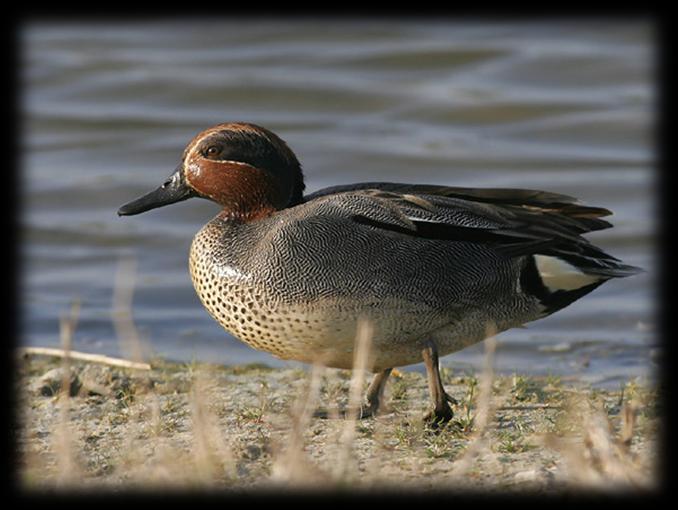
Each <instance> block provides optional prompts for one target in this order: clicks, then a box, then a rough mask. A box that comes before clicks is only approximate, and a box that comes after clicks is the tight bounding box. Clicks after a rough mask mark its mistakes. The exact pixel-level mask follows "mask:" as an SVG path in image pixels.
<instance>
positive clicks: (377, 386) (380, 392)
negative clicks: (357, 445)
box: [313, 368, 393, 419]
mask: <svg viewBox="0 0 678 510" xmlns="http://www.w3.org/2000/svg"><path fill="white" fill-rule="evenodd" d="M391 370H393V369H392V368H387V369H386V370H382V371H381V372H379V373H377V374H375V375H374V378H373V379H372V382H371V383H370V385H369V387H368V388H367V397H366V402H365V403H364V404H361V406H360V413H359V414H358V418H359V419H362V418H369V417H371V416H376V414H377V412H378V411H379V408H380V407H381V404H382V399H383V396H384V388H385V387H386V381H388V377H389V375H391ZM334 413H335V415H340V416H345V415H346V410H345V409H344V410H336V409H335V410H334ZM331 415H332V412H331V411H329V410H327V409H317V410H316V411H315V412H314V413H313V416H314V417H315V418H329V417H330V416H331Z"/></svg>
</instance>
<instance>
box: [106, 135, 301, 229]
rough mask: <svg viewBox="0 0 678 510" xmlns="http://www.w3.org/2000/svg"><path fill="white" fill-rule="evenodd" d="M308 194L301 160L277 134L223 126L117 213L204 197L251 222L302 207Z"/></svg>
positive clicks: (199, 137) (192, 144)
mask: <svg viewBox="0 0 678 510" xmlns="http://www.w3.org/2000/svg"><path fill="white" fill-rule="evenodd" d="M303 190H304V181H303V175H302V172H301V166H300V164H299V161H298V160H297V158H296V156H295V155H294V153H293V152H292V151H291V150H290V149H289V147H288V146H287V144H286V143H285V142H284V141H283V140H281V139H280V138H279V137H278V136H276V135H275V134H274V133H272V132H271V131H269V130H268V129H265V128H263V127H260V126H256V125H254V124H246V123H228V124H218V125H216V126H214V127H211V128H209V129H206V130H205V131H202V132H201V133H199V134H198V135H197V136H196V137H195V138H193V140H191V142H190V143H189V144H188V145H187V147H186V149H185V150H184V154H183V158H182V162H181V164H180V165H179V166H178V167H177V169H176V170H175V172H174V173H173V174H172V175H171V176H170V177H168V178H167V180H166V181H165V182H164V183H163V185H162V186H160V187H159V188H157V189H156V190H154V191H152V192H150V193H148V194H146V195H144V196H142V197H140V198H138V199H136V200H133V201H132V202H129V203H127V204H125V205H123V206H122V207H121V208H120V209H119V210H118V214H119V215H121V216H123V215H133V214H139V213H142V212H145V211H148V210H151V209H155V208H156V207H162V206H164V205H169V204H172V203H175V202H179V201H181V200H186V199H188V198H191V197H201V198H207V199H209V200H212V201H214V202H216V203H218V204H219V205H221V206H222V207H223V211H224V212H223V213H224V214H226V215H229V216H232V217H234V218H238V219H242V220H243V221H250V220H252V219H257V218H259V217H262V216H267V215H269V214H272V213H273V212H275V211H277V210H280V209H284V208H286V207H291V206H293V205H296V204H298V203H300V202H301V201H302V196H303Z"/></svg>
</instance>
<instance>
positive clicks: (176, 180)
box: [118, 167, 198, 216]
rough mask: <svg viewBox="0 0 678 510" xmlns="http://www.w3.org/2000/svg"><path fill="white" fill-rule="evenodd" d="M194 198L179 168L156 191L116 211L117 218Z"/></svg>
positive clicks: (195, 194) (193, 193)
mask: <svg viewBox="0 0 678 510" xmlns="http://www.w3.org/2000/svg"><path fill="white" fill-rule="evenodd" d="M195 196H198V195H197V193H196V192H195V191H193V189H192V188H191V187H190V186H189V185H188V184H186V181H185V180H184V176H183V173H182V171H181V167H179V168H177V170H176V171H175V172H174V173H173V174H172V175H170V176H169V177H168V178H167V180H166V181H165V183H164V184H163V185H162V186H160V187H159V188H158V189H156V190H154V191H151V192H150V193H146V194H145V195H144V196H142V197H139V198H137V199H136V200H132V201H131V202H128V203H126V204H125V205H123V206H122V207H121V208H120V209H118V216H132V215H134V214H140V213H142V212H146V211H150V210H151V209H155V208H156V207H162V206H164V205H169V204H174V203H176V202H181V201H182V200H186V199H188V198H191V197H195Z"/></svg>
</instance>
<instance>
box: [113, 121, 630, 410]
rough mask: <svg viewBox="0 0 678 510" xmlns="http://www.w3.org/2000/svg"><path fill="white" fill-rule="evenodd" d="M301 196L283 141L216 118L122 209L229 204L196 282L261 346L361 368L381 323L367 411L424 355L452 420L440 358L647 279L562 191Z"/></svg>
mask: <svg viewBox="0 0 678 510" xmlns="http://www.w3.org/2000/svg"><path fill="white" fill-rule="evenodd" d="M303 191H304V181H303V175H302V172H301V166H300V164H299V162H298V161H297V158H296V157H295V155H294V153H293V152H292V151H291V150H290V149H289V148H288V146H287V145H286V144H285V142H284V141H282V140H281V139H280V138H279V137H278V136H276V135H275V134H274V133H272V132H271V131H269V130H267V129H265V128H262V127H259V126H256V125H253V124H246V123H229V124H219V125H217V126H214V127H212V128H210V129H207V130H205V131H203V132H201V133H200V134H198V135H197V136H196V137H195V138H194V139H193V140H192V141H191V142H190V143H189V144H188V146H187V147H186V149H185V150H184V153H183V158H182V162H181V164H180V165H179V166H178V167H177V169H176V171H175V172H174V173H173V174H172V175H171V176H170V177H169V178H168V179H167V180H166V181H165V182H164V183H163V185H162V186H160V187H159V188H158V189H156V190H155V191H152V192H150V193H148V194H147V195H144V196H142V197H141V198H138V199H137V200H134V201H132V202H130V203H128V204H126V205H124V206H122V207H121V208H120V210H119V211H118V214H120V215H133V214H139V213H141V212H144V211H148V210H150V209H153V208H156V207H160V206H163V205H168V204H171V203H174V202H178V201H181V200H185V199H188V198H191V197H202V198H207V199H210V200H213V201H214V202H216V203H217V204H219V205H220V206H221V207H223V209H222V211H221V212H220V213H219V214H218V215H217V216H216V217H214V218H213V219H212V220H211V221H210V222H209V223H207V224H206V225H205V226H204V227H203V228H202V229H201V230H200V232H198V234H197V235H196V236H195V239H194V240H193V244H192V246H191V252H190V272H191V277H192V279H193V285H194V286H195V289H196V292H197V293H198V296H200V299H201V300H202V303H203V304H204V306H205V308H207V310H208V311H209V313H210V314H211V315H212V316H213V317H214V318H215V319H216V320H217V321H218V322H219V323H220V324H221V325H222V326H223V327H224V328H225V329H226V330H227V331H229V332H230V333H232V334H233V335H235V336H236V337H238V338H239V339H241V340H242V341H244V342H246V343H247V344H249V345H251V346H252V347H255V348H257V349H261V350H264V351H267V352H270V353H272V354H274V355H276V356H278V357H280V358H284V359H294V360H300V361H304V362H321V363H323V364H324V365H326V366H330V367H338V368H351V366H352V362H353V349H354V341H355V336H356V328H357V324H358V321H359V320H360V319H361V318H362V319H366V320H368V321H370V322H371V324H372V327H373V332H374V333H373V338H372V349H373V353H372V354H373V355H372V357H371V365H370V367H369V368H370V369H371V370H372V371H374V372H375V373H376V376H375V378H374V380H373V382H372V384H371V385H370V388H369V389H368V394H367V405H366V406H365V409H364V411H365V414H370V413H372V412H375V411H376V410H377V408H378V407H379V403H380V402H379V401H380V399H381V395H382V393H383V389H384V384H385V383H386V380H387V379H388V375H389V373H390V371H391V369H392V368H393V367H397V366H403V365H409V364H412V363H418V362H421V361H424V362H425V364H426V368H427V372H428V377H429V383H430V384H429V386H430V389H431V398H432V400H433V404H434V409H433V412H432V413H431V416H432V418H433V419H435V420H442V421H445V420H449V419H450V418H451V417H452V410H451V408H450V406H449V404H448V400H449V397H448V395H447V394H446V393H445V390H444V389H443V386H442V384H441V382H440V376H439V373H438V355H446V354H449V353H451V352H455V351H458V350H460V349H462V348H464V347H466V346H468V345H471V344H473V343H476V342H478V341H480V340H483V339H484V338H485V337H486V336H487V334H488V331H491V330H493V331H503V330H506V329H508V328H512V327H516V326H520V325H522V324H524V323H526V322H529V321H533V320H535V319H539V318H542V317H546V316H547V315H550V314H551V313H553V312H555V311H557V310H560V309H561V308H563V307H565V306H567V305H568V304H570V303H572V302H573V301H575V300H577V299H579V298H580V297H582V296H584V295H585V294H588V293H589V292H591V291H592V290H594V289H595V288H596V287H598V286H599V285H600V284H602V283H603V282H605V281H607V280H608V279H610V278H614V277H623V276H629V275H632V274H635V273H637V272H639V269H638V268H635V267H632V266H628V265H625V264H622V263H621V262H620V261H619V260H618V259H617V258H615V257H613V256H611V255H608V254H607V253H605V252H604V251H603V250H601V249H600V248H597V247H596V246H594V245H592V244H591V243H589V242H588V241H587V240H586V239H584V238H583V237H582V236H581V234H583V233H586V232H590V231H593V230H599V229H603V228H607V227H610V226H611V225H610V224H609V223H608V222H607V221H605V220H603V219H601V217H602V216H606V215H609V214H611V213H610V211H608V210H607V209H603V208H599V207H589V206H586V205H582V204H581V203H579V202H578V201H577V200H576V199H574V198H572V197H569V196H566V195H561V194H557V193H549V192H545V191H535V190H524V189H491V188H488V189H474V188H457V187H447V186H433V185H416V184H395V183H387V182H369V183H360V184H350V185H345V186H335V187H331V188H326V189H322V190H320V191H316V192H315V193H311V194H309V195H304V194H303ZM488 326H489V327H488Z"/></svg>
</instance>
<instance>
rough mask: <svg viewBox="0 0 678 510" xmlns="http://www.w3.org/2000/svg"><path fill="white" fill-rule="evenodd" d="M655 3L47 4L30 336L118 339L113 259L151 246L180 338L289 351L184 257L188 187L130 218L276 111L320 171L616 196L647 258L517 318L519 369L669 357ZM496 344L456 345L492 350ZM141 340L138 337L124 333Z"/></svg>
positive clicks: (149, 260) (25, 166)
mask: <svg viewBox="0 0 678 510" xmlns="http://www.w3.org/2000/svg"><path fill="white" fill-rule="evenodd" d="M651 28H652V27H651V26H649V25H646V24H643V23H637V24H634V23H602V22H586V21H584V20H579V21H574V20H571V21H568V22H558V21H553V22H548V21H545V20H544V21H540V22H539V23H535V22H533V23H495V22H488V23H483V22H481V21H478V20H476V21H474V22H468V21H459V22H454V21H452V20H447V21H442V22H440V21H428V20H418V21H416V22H407V21H405V20H403V21H398V20H388V21H379V20H369V21H368V20H356V21H352V20H341V19H340V20H312V19H307V20H298V21H295V20H293V19H286V20H284V21H283V20H281V21H276V20H250V19H246V18H245V19H235V20H222V21H218V22H209V23H208V22H201V21H200V20H189V21H182V22H179V21H178V20H176V21H154V22H153V21H144V22H133V21H125V22H111V23H103V22H99V23H95V22H87V23H85V22H78V23H65V22H59V23H46V22H42V23H37V22H35V23H29V24H27V25H25V27H24V29H23V30H22V34H21V64H22V82H21V83H22V91H23V95H22V105H21V110H22V113H23V115H22V127H23V132H22V145H21V149H22V160H21V168H20V178H21V179H20V180H21V192H22V195H23V197H22V201H21V204H22V210H21V215H20V217H21V225H22V231H21V232H22V236H21V241H22V243H21V254H22V258H23V261H24V263H23V266H22V269H23V271H22V274H21V280H20V282H21V289H20V290H21V293H20V295H21V306H22V312H23V313H22V328H21V333H22V338H21V342H22V343H23V344H26V345H44V346H57V345H59V325H58V318H59V315H60V314H62V313H63V312H64V311H66V310H67V309H68V307H69V305H70V303H71V302H72V301H73V300H74V299H78V300H80V302H81V310H80V320H79V323H78V326H77V330H76V332H75V337H74V348H76V349H79V350H84V351H89V352H101V353H106V354H112V355H120V354H121V352H120V347H119V345H118V340H117V336H116V333H115V330H114V328H113V324H112V320H111V309H112V295H113V284H114V280H115V274H116V268H117V267H118V264H119V261H120V260H121V258H122V257H124V256H133V257H134V259H135V260H136V262H137V269H136V271H137V278H136V288H135V294H134V302H133V306H134V319H135V321H136V324H137V327H138V329H139V331H140V333H141V335H142V337H143V339H144V340H145V341H146V342H148V344H149V345H150V346H151V347H152V350H153V351H154V352H156V353H158V354H161V355H163V356H166V357H169V358H172V359H178V360H187V361H188V360H191V359H193V358H197V359H200V360H205V361H208V360H209V361H214V362H222V363H229V364H230V363H242V362H251V361H260V362H264V363H268V364H272V365H277V364H285V363H287V362H282V361H278V360H276V358H273V357H272V356H270V355H268V354H266V353H262V352H259V351H255V350H252V349H251V348H249V347H247V346H245V345H244V344H241V343H239V342H238V341H236V340H235V339H233V338H232V337H230V336H228V335H227V334H225V333H224V332H223V330H222V329H221V328H220V327H219V326H218V325H217V324H216V323H215V322H214V321H213V320H212V319H211V318H210V317H209V316H208V314H207V312H206V311H205V310H203V308H202V307H201V305H200V303H199V301H198V298H197V297H196V295H195V293H194V291H193V288H192V285H191V282H190V279H189V275H188V270H187V253H188V248H189V245H190V242H191V238H192V236H193V235H194V233H195V232H196V231H197V230H198V229H199V228H200V226H201V225H203V224H204V223H205V222H206V221H207V220H208V219H209V218H211V217H212V216H213V215H214V214H216V212H217V209H216V206H215V205H214V204H211V203H209V202H207V201H201V200H190V201H187V202H183V203H180V204H176V205H174V206H171V207H167V208H162V209H157V210H154V211H151V212H148V213H146V214H144V215H141V216H137V217H134V218H118V217H117V215H116V210H117V208H118V206H119V205H121V204H122V203H124V202H126V201H128V200H130V199H131V198H135V197H136V196H138V195H140V194H142V193H144V192H146V191H148V190H150V189H152V188H154V187H156V186H157V185H159V184H160V183H161V182H162V181H163V180H164V178H165V177H166V176H167V175H169V174H170V173H171V172H172V171H173V169H174V168H175V167H176V165H177V164H178V162H179V158H180V155H181V152H182V150H183V148H184V146H185V144H186V143H187V142H188V140H189V139H190V138H192V137H193V136H194V135H195V134H196V133H197V132H198V131H200V130H202V129H204V128H205V127H208V126H210V125H212V124H216V123H219V122H225V121H233V120H242V121H249V122H254V123H258V124H261V125H264V126H266V127H268V128H270V129H272V130H273V131H275V132H276V133H278V134H279V135H280V136H281V137H282V138H283V139H285V140H286V141H287V142H288V144H289V145H290V146H291V147H292V148H293V150H294V151H295V152H296V154H297V155H298V157H299V159H300V160H301V161H302V164H303V168H304V171H305V175H306V184H307V190H308V191H314V190H316V189H319V188H321V187H324V186H329V185H333V184H340V183H351V182H359V181H370V180H386V181H402V182H417V183H440V184H447V185H453V186H479V187H518V188H520V187H523V188H537V189H546V190H551V191H556V192H561V193H566V194H570V195H575V196H578V197H580V198H581V199H582V200H583V201H585V202H587V203H590V204H594V205H599V206H603V207H606V208H609V209H612V210H613V211H614V216H612V217H611V221H612V222H613V223H614V224H615V228H614V229H611V230H607V231H603V232H597V233H594V234H590V235H589V236H590V238H591V239H592V240H594V241H595V242H596V243H597V244H599V245H600V246H601V247H603V248H604V249H606V250H608V251H610V252H611V253H612V254H614V255H616V256H618V257H620V258H622V259H624V260H625V261H626V262H627V263H630V264H634V265H638V266H642V267H643V268H645V269H647V273H644V274H642V275H639V276H636V277H633V278H627V279H623V280H615V281H611V282H608V283H606V284H605V285H603V286H602V287H600V288H599V289H597V290H596V291H594V292H593V293H592V294H590V295H589V296H587V297H585V298H584V299H582V300H580V301H578V302H576V303H575V304H573V305H571V306H570V307H568V308H566V309H564V310H562V311H561V312H558V313H557V314H555V315H553V316H551V317H549V318H547V319H544V320H541V321H537V322H534V323H531V324H529V325H528V328H527V329H516V330H511V331H507V332H504V333H502V334H501V335H500V336H499V345H498V350H497V359H496V366H497V368H498V369H499V370H501V371H503V372H512V371H517V372H527V373H535V374H536V373H539V374H546V373H553V374H561V375H564V376H573V377H579V378H582V379H584V380H588V381H591V382H593V383H596V384H601V385H617V384H619V381H621V380H625V379H627V378H629V377H633V376H638V375H645V376H650V375H652V373H653V371H654V367H655V362H656V358H657V356H658V352H659V351H658V339H657V334H656V331H655V327H654V326H655V317H654V313H655V312H654V308H655V302H654V281H655V278H656V260H655V256H654V252H655V248H654V241H655V235H654V229H655V223H656V222H655V210H654V209H655V204H656V202H655V193H654V189H653V186H654V178H655V169H654V165H655V155H654V151H653V139H652V127H653V122H654V108H653V102H654V94H655V91H654V83H653V73H654V70H653V51H654V48H653V35H652V30H651ZM482 352H483V347H482V344H480V345H477V346H474V347H471V348H469V349H466V350H464V351H462V352H459V353H457V354H454V355H451V356H448V357H447V358H445V360H444V361H445V363H447V364H449V365H450V366H452V367H459V366H460V367H466V366H469V365H470V366H478V365H479V363H480V361H481V358H482ZM123 354H124V353H123Z"/></svg>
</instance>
